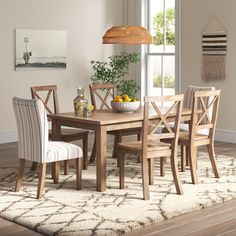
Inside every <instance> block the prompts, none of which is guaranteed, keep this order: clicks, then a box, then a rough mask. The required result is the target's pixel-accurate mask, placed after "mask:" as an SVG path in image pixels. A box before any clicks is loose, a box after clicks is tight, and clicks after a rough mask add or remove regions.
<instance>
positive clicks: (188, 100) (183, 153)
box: [160, 85, 215, 176]
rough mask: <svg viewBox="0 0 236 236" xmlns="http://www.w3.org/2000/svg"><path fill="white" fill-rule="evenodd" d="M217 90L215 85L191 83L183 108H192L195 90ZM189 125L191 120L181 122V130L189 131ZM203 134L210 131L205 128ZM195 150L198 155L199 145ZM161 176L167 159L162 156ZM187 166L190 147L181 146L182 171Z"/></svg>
mask: <svg viewBox="0 0 236 236" xmlns="http://www.w3.org/2000/svg"><path fill="white" fill-rule="evenodd" d="M213 90H215V87H214V86H195V85H189V86H188V87H187V89H186V90H185V93H184V101H183V108H187V109H192V105H193V94H194V92H195V91H213ZM204 121H205V119H204V120H203V121H202V123H203V122H204ZM189 125H190V121H185V122H181V123H180V132H189ZM163 132H165V129H163ZM200 132H201V133H202V134H205V133H207V132H208V131H207V130H206V129H205V130H204V129H203V130H201V131H200ZM194 151H195V153H196V155H198V151H197V147H195V148H194ZM160 161H161V164H160V167H161V170H160V172H161V176H164V175H165V164H166V159H165V158H161V160H160ZM186 166H189V149H188V147H185V146H181V171H182V172H184V171H185V169H186Z"/></svg>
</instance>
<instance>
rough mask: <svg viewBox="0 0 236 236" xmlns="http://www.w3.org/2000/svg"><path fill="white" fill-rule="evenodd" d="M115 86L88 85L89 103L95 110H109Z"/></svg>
mask: <svg viewBox="0 0 236 236" xmlns="http://www.w3.org/2000/svg"><path fill="white" fill-rule="evenodd" d="M116 88H117V85H116V84H91V85H89V89H90V95H91V102H92V104H93V106H94V109H95V110H101V109H111V105H110V101H111V100H113V99H114V97H115V93H116Z"/></svg>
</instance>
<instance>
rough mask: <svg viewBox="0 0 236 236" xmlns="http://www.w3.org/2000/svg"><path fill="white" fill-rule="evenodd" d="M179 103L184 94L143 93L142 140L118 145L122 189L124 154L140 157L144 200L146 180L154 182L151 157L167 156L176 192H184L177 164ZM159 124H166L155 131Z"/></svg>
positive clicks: (145, 196) (145, 197) (147, 196)
mask: <svg viewBox="0 0 236 236" xmlns="http://www.w3.org/2000/svg"><path fill="white" fill-rule="evenodd" d="M166 103H169V107H168V108H165V109H163V105H165V104H166ZM170 103H171V105H170ZM182 103H183V95H174V96H157V97H151V96H150V97H148V96H147V97H144V119H143V134H142V141H133V142H123V143H119V144H118V146H117V154H118V160H119V181H120V188H121V189H123V188H124V164H125V154H132V155H136V156H140V157H141V168H142V184H143V198H144V200H148V199H149V187H148V183H149V184H153V171H154V170H153V160H154V159H155V158H162V157H170V163H171V169H172V174H173V178H174V183H175V187H176V191H177V193H178V194H183V190H182V184H181V181H180V177H179V171H178V164H177V145H178V136H179V125H180V118H181V112H182ZM170 118H171V121H172V122H174V128H171V127H170V124H169V122H170V120H169V119H170ZM161 126H164V127H166V129H167V132H166V133H162V132H157V131H158V130H159V129H160V128H161ZM163 140H171V141H170V143H165V142H163ZM148 177H149V180H148Z"/></svg>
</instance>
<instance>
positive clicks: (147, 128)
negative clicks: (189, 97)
mask: <svg viewBox="0 0 236 236" xmlns="http://www.w3.org/2000/svg"><path fill="white" fill-rule="evenodd" d="M183 98H184V95H183V94H181V95H173V96H146V97H144V121H143V122H144V123H143V139H142V145H143V150H144V151H143V152H144V154H145V152H146V151H147V143H148V140H153V141H154V142H155V141H161V140H163V139H164V140H171V144H172V145H173V146H172V148H174V149H175V150H177V145H178V137H179V126H180V118H181V112H182V106H183ZM165 103H167V104H168V107H165ZM160 104H161V105H160ZM170 104H171V106H170ZM173 122H174V123H173ZM173 124H174V128H172V125H173ZM160 127H164V129H166V131H165V133H161V132H157V131H158V129H159V128H160Z"/></svg>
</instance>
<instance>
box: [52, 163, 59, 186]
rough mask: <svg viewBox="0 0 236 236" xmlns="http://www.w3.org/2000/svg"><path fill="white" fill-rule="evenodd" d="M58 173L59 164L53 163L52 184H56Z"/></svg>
mask: <svg viewBox="0 0 236 236" xmlns="http://www.w3.org/2000/svg"><path fill="white" fill-rule="evenodd" d="M59 172H60V162H59V161H57V162H54V174H53V175H54V184H57V183H58V180H59Z"/></svg>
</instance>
